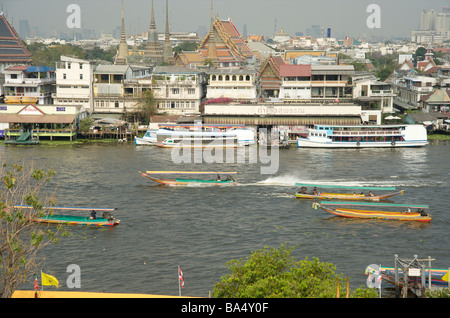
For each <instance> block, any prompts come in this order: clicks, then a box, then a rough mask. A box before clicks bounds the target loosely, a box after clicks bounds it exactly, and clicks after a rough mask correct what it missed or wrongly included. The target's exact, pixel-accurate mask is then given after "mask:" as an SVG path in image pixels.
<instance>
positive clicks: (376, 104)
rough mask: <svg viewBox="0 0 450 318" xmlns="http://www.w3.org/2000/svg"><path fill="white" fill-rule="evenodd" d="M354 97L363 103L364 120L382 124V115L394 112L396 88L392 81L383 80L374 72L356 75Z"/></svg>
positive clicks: (356, 100)
mask: <svg viewBox="0 0 450 318" xmlns="http://www.w3.org/2000/svg"><path fill="white" fill-rule="evenodd" d="M352 82H353V99H354V101H355V103H357V104H358V105H361V111H362V113H361V117H362V119H363V121H370V122H375V123H377V124H381V117H382V116H381V115H382V114H384V113H393V112H394V107H393V106H394V103H393V101H394V96H395V94H394V88H393V86H392V84H391V83H386V82H381V81H380V80H379V79H378V78H377V77H375V76H374V75H373V74H371V73H369V74H361V75H355V76H354V77H353V79H352Z"/></svg>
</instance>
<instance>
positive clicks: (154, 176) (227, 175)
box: [139, 171, 237, 185]
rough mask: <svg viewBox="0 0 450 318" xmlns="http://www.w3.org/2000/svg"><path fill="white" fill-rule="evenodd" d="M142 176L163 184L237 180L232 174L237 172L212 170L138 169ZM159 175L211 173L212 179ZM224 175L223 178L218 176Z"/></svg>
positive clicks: (206, 183) (227, 182)
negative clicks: (164, 176)
mask: <svg viewBox="0 0 450 318" xmlns="http://www.w3.org/2000/svg"><path fill="white" fill-rule="evenodd" d="M139 173H140V174H141V176H142V177H144V178H147V179H150V180H152V181H154V182H156V183H159V184H164V185H236V184H237V181H236V179H235V178H234V177H232V175H236V174H237V172H222V171H219V172H212V171H146V172H145V173H144V172H141V171H139ZM159 175H210V176H211V175H213V176H217V177H216V178H214V179H206V180H205V179H194V178H173V179H166V178H160V177H159ZM221 175H222V176H224V178H222V177H220V176H221Z"/></svg>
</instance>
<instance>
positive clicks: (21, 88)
mask: <svg viewBox="0 0 450 318" xmlns="http://www.w3.org/2000/svg"><path fill="white" fill-rule="evenodd" d="M3 73H4V75H5V84H4V85H3V87H4V94H5V103H6V104H29V103H33V104H39V105H46V104H53V98H52V94H53V93H54V91H55V83H56V78H55V68H54V67H42V66H29V65H13V66H9V67H7V68H6V69H5V70H4V71H3Z"/></svg>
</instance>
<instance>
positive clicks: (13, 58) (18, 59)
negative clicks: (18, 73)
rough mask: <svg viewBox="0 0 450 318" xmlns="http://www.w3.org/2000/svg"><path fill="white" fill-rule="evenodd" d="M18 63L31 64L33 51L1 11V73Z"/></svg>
mask: <svg viewBox="0 0 450 318" xmlns="http://www.w3.org/2000/svg"><path fill="white" fill-rule="evenodd" d="M16 64H23V65H30V64H31V53H30V52H29V51H28V50H27V48H26V47H25V45H24V44H23V42H22V40H21V39H20V37H19V35H18V34H17V32H16V30H15V29H14V27H13V26H12V25H11V24H9V22H8V20H6V17H5V15H4V14H3V12H0V73H1V72H3V70H4V69H6V68H7V67H9V66H12V65H16Z"/></svg>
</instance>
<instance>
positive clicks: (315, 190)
mask: <svg viewBox="0 0 450 318" xmlns="http://www.w3.org/2000/svg"><path fill="white" fill-rule="evenodd" d="M313 193H314V195H318V192H317V187H314V190H313Z"/></svg>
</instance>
